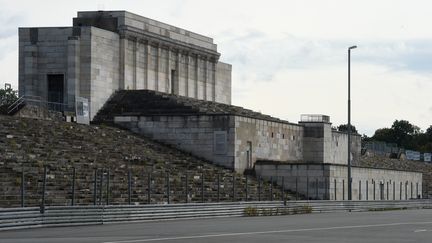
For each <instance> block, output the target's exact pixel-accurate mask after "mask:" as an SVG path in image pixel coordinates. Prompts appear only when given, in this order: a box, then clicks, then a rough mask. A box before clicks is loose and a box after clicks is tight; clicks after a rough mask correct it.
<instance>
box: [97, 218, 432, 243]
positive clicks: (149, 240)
mask: <svg viewBox="0 0 432 243" xmlns="http://www.w3.org/2000/svg"><path fill="white" fill-rule="evenodd" d="M422 224H432V222H405V223H392V224H367V225H350V226H336V227H324V228H309V229H307V228H306V229H287V230H271V231H254V232H239V233H223V234H208V235H191V236H178V237H166V238H149V239H136V240H123V241H106V242H103V243H136V242H151V241H169V240H185V239H200V238H213V237H225V236H242V235H259V234H274V233H290V232H305V231H322V230H336V229H356V228H372V227H386V226H400V225H422Z"/></svg>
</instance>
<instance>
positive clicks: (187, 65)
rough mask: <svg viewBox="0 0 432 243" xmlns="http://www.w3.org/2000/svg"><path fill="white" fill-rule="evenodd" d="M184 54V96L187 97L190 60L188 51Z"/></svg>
mask: <svg viewBox="0 0 432 243" xmlns="http://www.w3.org/2000/svg"><path fill="white" fill-rule="evenodd" d="M185 55H186V57H185V62H186V65H185V66H186V70H185V89H186V90H185V96H186V97H189V74H190V65H189V64H190V60H189V58H190V56H189V53H186V54H185Z"/></svg>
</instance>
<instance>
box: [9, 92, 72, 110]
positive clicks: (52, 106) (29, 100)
mask: <svg viewBox="0 0 432 243" xmlns="http://www.w3.org/2000/svg"><path fill="white" fill-rule="evenodd" d="M27 104H29V105H35V106H38V107H42V108H45V109H48V110H51V111H64V110H65V107H66V104H64V103H58V102H48V101H44V100H43V99H42V97H40V96H32V95H23V96H21V97H19V98H18V99H17V100H16V101H15V102H14V103H13V104H11V105H10V106H9V107H8V111H7V112H8V114H11V113H13V112H16V111H18V110H19V109H20V107H21V106H22V105H27Z"/></svg>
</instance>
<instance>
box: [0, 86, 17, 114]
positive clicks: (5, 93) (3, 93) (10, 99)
mask: <svg viewBox="0 0 432 243" xmlns="http://www.w3.org/2000/svg"><path fill="white" fill-rule="evenodd" d="M17 99H18V92H17V91H16V90H13V89H12V88H11V87H10V86H6V87H5V88H4V89H1V88H0V114H6V113H7V108H8V107H9V106H10V105H11V104H13V103H14V102H15V101H16V100H17Z"/></svg>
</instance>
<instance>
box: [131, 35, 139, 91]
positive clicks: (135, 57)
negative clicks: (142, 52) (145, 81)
mask: <svg viewBox="0 0 432 243" xmlns="http://www.w3.org/2000/svg"><path fill="white" fill-rule="evenodd" d="M133 42H134V44H133V54H132V55H133V80H132V89H133V90H135V89H137V76H138V73H137V72H138V67H137V65H138V40H137V39H135V40H134V41H133Z"/></svg>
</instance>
